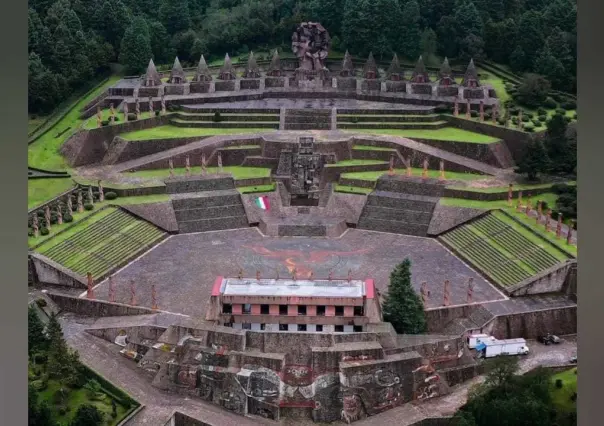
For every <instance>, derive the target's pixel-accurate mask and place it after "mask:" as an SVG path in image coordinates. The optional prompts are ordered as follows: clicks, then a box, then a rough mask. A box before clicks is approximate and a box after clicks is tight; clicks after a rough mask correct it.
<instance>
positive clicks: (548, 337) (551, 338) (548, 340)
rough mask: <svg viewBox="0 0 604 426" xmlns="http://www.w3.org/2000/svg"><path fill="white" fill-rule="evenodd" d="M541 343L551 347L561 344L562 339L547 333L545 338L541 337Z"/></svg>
mask: <svg viewBox="0 0 604 426" xmlns="http://www.w3.org/2000/svg"><path fill="white" fill-rule="evenodd" d="M539 341H540V342H541V343H543V344H544V345H550V344H552V343H553V344H558V343H560V338H559V337H558V336H556V335H553V334H550V333H547V334H546V335H545V336H540V337H539Z"/></svg>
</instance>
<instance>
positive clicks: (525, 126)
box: [522, 124, 535, 133]
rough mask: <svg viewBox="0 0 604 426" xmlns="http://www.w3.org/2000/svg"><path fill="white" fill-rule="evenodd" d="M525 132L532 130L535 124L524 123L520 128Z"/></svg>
mask: <svg viewBox="0 0 604 426" xmlns="http://www.w3.org/2000/svg"><path fill="white" fill-rule="evenodd" d="M522 129H523V130H524V131H525V132H529V133H531V132H533V131H534V130H535V126H533V125H532V124H525V125H524V127H523V128H522Z"/></svg>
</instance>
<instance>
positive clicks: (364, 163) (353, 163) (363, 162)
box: [325, 160, 388, 167]
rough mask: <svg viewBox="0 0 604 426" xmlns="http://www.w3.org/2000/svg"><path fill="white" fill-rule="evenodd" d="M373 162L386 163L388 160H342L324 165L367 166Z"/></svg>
mask: <svg viewBox="0 0 604 426" xmlns="http://www.w3.org/2000/svg"><path fill="white" fill-rule="evenodd" d="M374 164H388V162H387V161H382V160H342V161H338V162H337V163H334V164H326V165H325V167H348V166H369V165H374Z"/></svg>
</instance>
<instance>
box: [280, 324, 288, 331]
mask: <svg viewBox="0 0 604 426" xmlns="http://www.w3.org/2000/svg"><path fill="white" fill-rule="evenodd" d="M279 331H287V324H279Z"/></svg>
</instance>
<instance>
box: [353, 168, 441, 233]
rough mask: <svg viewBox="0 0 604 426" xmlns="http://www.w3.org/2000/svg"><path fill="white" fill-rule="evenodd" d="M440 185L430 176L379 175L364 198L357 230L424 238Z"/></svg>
mask: <svg viewBox="0 0 604 426" xmlns="http://www.w3.org/2000/svg"><path fill="white" fill-rule="evenodd" d="M443 193H444V186H443V185H442V184H440V182H438V181H435V180H434V179H418V178H414V177H406V176H383V177H381V178H380V179H378V182H377V184H376V190H375V191H373V192H372V193H371V194H369V196H368V197H367V203H366V204H365V207H364V208H363V211H362V212H361V216H360V218H359V223H358V225H357V227H358V228H360V229H368V230H373V231H382V232H391V233H394V234H404V235H414V236H418V237H425V236H427V234H428V228H429V226H430V221H431V220H432V214H433V212H434V209H435V207H436V204H437V203H438V200H439V198H440V197H441V196H442V194H443Z"/></svg>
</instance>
